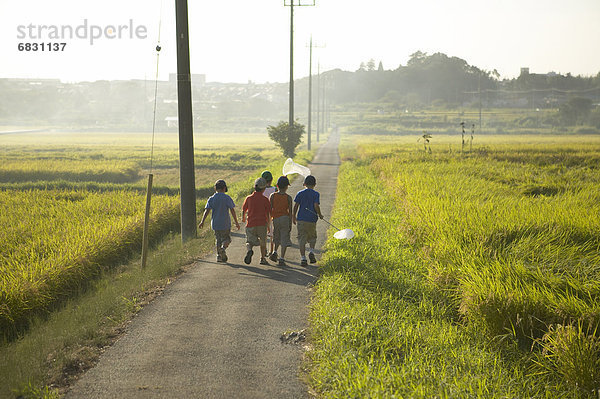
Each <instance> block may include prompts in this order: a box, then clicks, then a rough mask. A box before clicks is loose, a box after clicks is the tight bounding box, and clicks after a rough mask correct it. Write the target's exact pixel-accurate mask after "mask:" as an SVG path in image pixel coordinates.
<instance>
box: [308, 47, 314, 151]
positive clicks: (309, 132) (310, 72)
mask: <svg viewBox="0 0 600 399" xmlns="http://www.w3.org/2000/svg"><path fill="white" fill-rule="evenodd" d="M312 47H313V44H312V35H310V51H309V56H308V141H307V148H308V150H309V151H310V136H311V131H312Z"/></svg>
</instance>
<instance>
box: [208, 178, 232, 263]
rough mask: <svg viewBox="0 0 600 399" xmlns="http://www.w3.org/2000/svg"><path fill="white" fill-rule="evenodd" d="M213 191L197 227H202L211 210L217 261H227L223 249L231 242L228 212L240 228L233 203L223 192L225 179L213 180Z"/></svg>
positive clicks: (224, 191) (225, 189) (225, 188)
mask: <svg viewBox="0 0 600 399" xmlns="http://www.w3.org/2000/svg"><path fill="white" fill-rule="evenodd" d="M215 191H216V192H215V194H213V195H212V196H211V197H210V198H209V199H208V201H206V206H205V207H204V214H203V215H202V221H201V222H200V225H199V226H198V227H200V228H203V227H204V221H205V220H206V217H207V216H208V214H209V213H210V211H211V210H212V211H213V213H212V218H211V221H210V225H211V227H212V229H213V230H214V232H215V239H216V245H217V262H227V253H226V252H225V250H226V249H227V247H228V246H229V244H231V236H230V233H231V219H229V213H231V216H233V220H234V221H235V226H236V227H237V229H238V230H239V229H240V224H239V223H238V220H237V216H236V214H235V209H234V208H235V203H234V202H233V200H232V199H231V197H230V196H229V195H227V194H225V193H226V192H227V184H226V183H225V180H217V181H216V182H215Z"/></svg>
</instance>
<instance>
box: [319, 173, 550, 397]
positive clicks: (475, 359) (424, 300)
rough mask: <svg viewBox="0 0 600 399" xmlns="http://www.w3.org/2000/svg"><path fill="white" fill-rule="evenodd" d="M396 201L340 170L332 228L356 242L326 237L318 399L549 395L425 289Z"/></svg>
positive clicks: (373, 183) (372, 182) (371, 180)
mask: <svg viewBox="0 0 600 399" xmlns="http://www.w3.org/2000/svg"><path fill="white" fill-rule="evenodd" d="M357 188H358V189H357ZM395 201H396V198H394V197H393V196H389V195H386V194H385V192H384V191H382V187H381V182H380V181H379V179H378V177H377V174H375V173H373V171H372V170H370V167H369V166H367V165H364V164H361V163H360V162H359V163H346V164H344V165H343V166H342V169H341V172H340V177H339V180H338V191H337V195H336V204H335V214H334V216H333V223H334V224H335V225H337V226H344V227H348V228H352V229H353V230H354V232H355V233H356V236H355V237H354V238H353V239H352V240H349V241H346V240H339V241H335V240H334V241H328V243H327V252H326V254H325V257H324V264H323V267H322V275H321V277H320V279H319V282H318V284H317V286H316V287H315V293H314V297H313V301H312V305H311V317H310V320H311V326H312V335H313V339H312V342H313V344H314V350H313V351H312V352H311V353H310V358H311V361H312V363H311V372H310V375H311V383H312V385H313V386H314V388H315V389H316V390H317V392H318V393H319V395H320V396H322V397H326V398H329V397H331V398H338V397H356V398H358V397H360V398H363V397H411V398H431V397H440V398H458V397H461V398H463V397H465V398H466V397H487V398H496V397H545V395H546V394H545V388H544V383H543V382H541V383H539V384H538V383H535V379H531V378H530V377H529V376H528V375H527V369H526V367H525V365H524V364H523V363H522V362H521V360H519V359H516V360H514V359H512V360H511V358H510V356H505V355H503V353H502V352H500V351H498V350H496V349H495V348H496V346H495V345H490V344H489V342H488V341H487V339H485V338H484V337H483V336H482V335H481V334H479V333H478V332H477V331H476V330H470V329H468V328H464V327H462V326H461V325H460V324H458V323H457V322H456V320H457V312H456V310H455V309H454V307H453V303H452V301H451V300H449V299H448V298H447V295H446V294H445V293H443V292H441V291H439V290H437V289H435V288H433V287H431V286H430V285H429V284H428V279H427V268H426V265H425V264H423V262H422V261H421V260H420V259H419V257H418V256H416V255H415V253H414V251H413V248H412V245H411V241H410V237H409V236H408V234H407V233H406V231H405V230H403V229H401V227H402V226H403V224H404V221H403V220H404V217H405V215H404V214H402V213H400V212H397V210H396V203H395ZM506 350H507V352H509V353H514V351H515V350H516V349H515V348H514V347H510V346H509V347H507V349H506ZM540 381H541V380H540ZM544 382H545V381H544ZM546 393H547V392H546Z"/></svg>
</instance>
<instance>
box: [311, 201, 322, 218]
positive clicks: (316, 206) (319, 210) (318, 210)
mask: <svg viewBox="0 0 600 399" xmlns="http://www.w3.org/2000/svg"><path fill="white" fill-rule="evenodd" d="M313 206H314V208H315V211H316V212H317V215H319V219H323V215H322V214H321V207H320V206H319V204H318V203H316V202H315V203H314V204H313Z"/></svg>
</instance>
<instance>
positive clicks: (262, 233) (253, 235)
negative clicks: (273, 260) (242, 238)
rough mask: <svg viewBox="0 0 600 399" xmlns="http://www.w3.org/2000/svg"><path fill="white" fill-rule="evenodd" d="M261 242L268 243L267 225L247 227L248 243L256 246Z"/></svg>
mask: <svg viewBox="0 0 600 399" xmlns="http://www.w3.org/2000/svg"><path fill="white" fill-rule="evenodd" d="M259 240H260V241H259ZM260 242H263V243H265V245H266V244H267V226H266V225H265V226H254V227H246V243H248V244H250V245H252V246H253V247H255V246H258V245H260Z"/></svg>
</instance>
